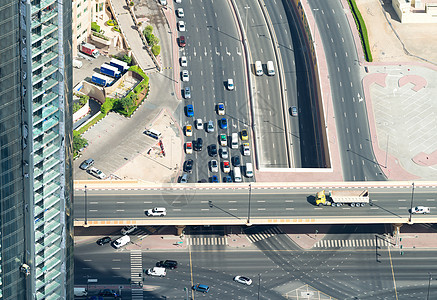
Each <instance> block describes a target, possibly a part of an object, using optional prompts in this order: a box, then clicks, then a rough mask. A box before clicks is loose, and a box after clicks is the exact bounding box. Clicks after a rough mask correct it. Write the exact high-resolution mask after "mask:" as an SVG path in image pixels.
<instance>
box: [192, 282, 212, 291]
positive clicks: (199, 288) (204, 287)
mask: <svg viewBox="0 0 437 300" xmlns="http://www.w3.org/2000/svg"><path fill="white" fill-rule="evenodd" d="M193 290H195V291H198V292H202V293H208V292H209V286H207V285H204V284H200V283H198V284H197V285H194V286H193Z"/></svg>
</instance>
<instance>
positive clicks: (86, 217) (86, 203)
mask: <svg viewBox="0 0 437 300" xmlns="http://www.w3.org/2000/svg"><path fill="white" fill-rule="evenodd" d="M84 227H88V199H87V195H86V185H85V225H84Z"/></svg>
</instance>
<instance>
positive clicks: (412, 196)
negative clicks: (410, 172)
mask: <svg viewBox="0 0 437 300" xmlns="http://www.w3.org/2000/svg"><path fill="white" fill-rule="evenodd" d="M412 185H413V188H412V190H411V205H410V217H409V219H408V223H409V224H411V217H412V212H413V200H414V182H413V184H412Z"/></svg>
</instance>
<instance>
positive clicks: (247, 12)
mask: <svg viewBox="0 0 437 300" xmlns="http://www.w3.org/2000/svg"><path fill="white" fill-rule="evenodd" d="M244 8H245V9H246V25H245V26H244V31H245V33H246V40H247V15H248V14H249V8H250V6H245V7H244Z"/></svg>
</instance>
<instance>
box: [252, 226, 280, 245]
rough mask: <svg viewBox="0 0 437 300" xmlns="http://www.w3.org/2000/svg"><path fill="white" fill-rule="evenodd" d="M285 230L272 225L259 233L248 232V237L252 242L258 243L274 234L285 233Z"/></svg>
mask: <svg viewBox="0 0 437 300" xmlns="http://www.w3.org/2000/svg"><path fill="white" fill-rule="evenodd" d="M283 233H284V232H283V231H282V230H281V229H280V228H278V227H271V228H267V229H265V230H263V231H260V232H258V233H248V234H247V238H248V239H249V241H251V242H252V243H256V242H259V241H262V240H265V239H268V238H270V237H272V236H274V235H277V234H283Z"/></svg>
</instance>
